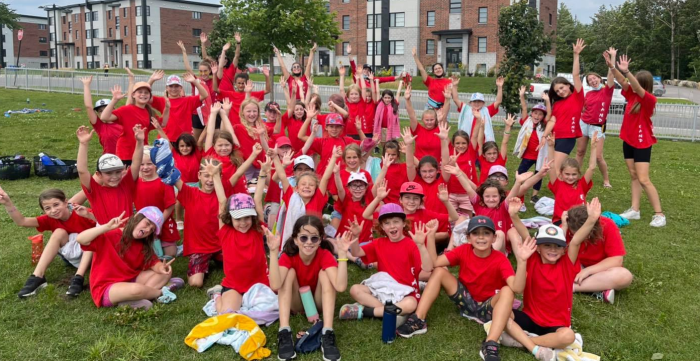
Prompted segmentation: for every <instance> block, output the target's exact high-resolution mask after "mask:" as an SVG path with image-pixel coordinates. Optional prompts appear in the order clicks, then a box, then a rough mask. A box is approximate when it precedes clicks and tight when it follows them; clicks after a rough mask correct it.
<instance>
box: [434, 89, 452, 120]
mask: <svg viewBox="0 0 700 362" xmlns="http://www.w3.org/2000/svg"><path fill="white" fill-rule="evenodd" d="M453 87H454V86H453V85H452V84H448V85H447V87H445V91H444V92H442V95H443V96H445V99H447V100H450V99H452V88H453ZM439 110H440V111H442V110H443V109H442V108H440V109H439ZM438 119H440V117H438Z"/></svg>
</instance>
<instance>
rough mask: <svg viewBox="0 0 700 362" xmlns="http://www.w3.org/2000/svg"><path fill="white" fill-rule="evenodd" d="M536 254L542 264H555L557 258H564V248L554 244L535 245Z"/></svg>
mask: <svg viewBox="0 0 700 362" xmlns="http://www.w3.org/2000/svg"><path fill="white" fill-rule="evenodd" d="M537 252H538V253H540V257H542V262H543V263H545V264H555V263H556V262H557V260H559V258H561V257H562V256H564V254H565V253H566V248H562V247H561V246H559V245H556V244H540V245H537Z"/></svg>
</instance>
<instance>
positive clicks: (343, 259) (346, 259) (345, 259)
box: [338, 258, 348, 261]
mask: <svg viewBox="0 0 700 362" xmlns="http://www.w3.org/2000/svg"><path fill="white" fill-rule="evenodd" d="M338 261H348V258H342V259H338Z"/></svg>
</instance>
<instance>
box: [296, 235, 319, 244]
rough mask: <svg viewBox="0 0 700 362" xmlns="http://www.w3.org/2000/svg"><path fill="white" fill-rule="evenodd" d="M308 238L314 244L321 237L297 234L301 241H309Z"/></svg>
mask: <svg viewBox="0 0 700 362" xmlns="http://www.w3.org/2000/svg"><path fill="white" fill-rule="evenodd" d="M309 239H310V240H311V243H313V244H316V243H318V242H320V241H321V237H320V236H317V235H314V236H311V237H309V236H308V235H299V241H301V242H302V243H306V242H307V241H309Z"/></svg>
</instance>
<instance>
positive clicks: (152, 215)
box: [138, 206, 163, 235]
mask: <svg viewBox="0 0 700 362" xmlns="http://www.w3.org/2000/svg"><path fill="white" fill-rule="evenodd" d="M138 213H139V214H141V215H143V216H145V217H146V219H148V220H149V221H150V222H152V223H153V224H155V225H156V235H158V234H160V228H162V227H163V212H162V211H160V209H159V208H157V207H155V206H146V207H144V208H143V209H141V210H139V212H138Z"/></svg>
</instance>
